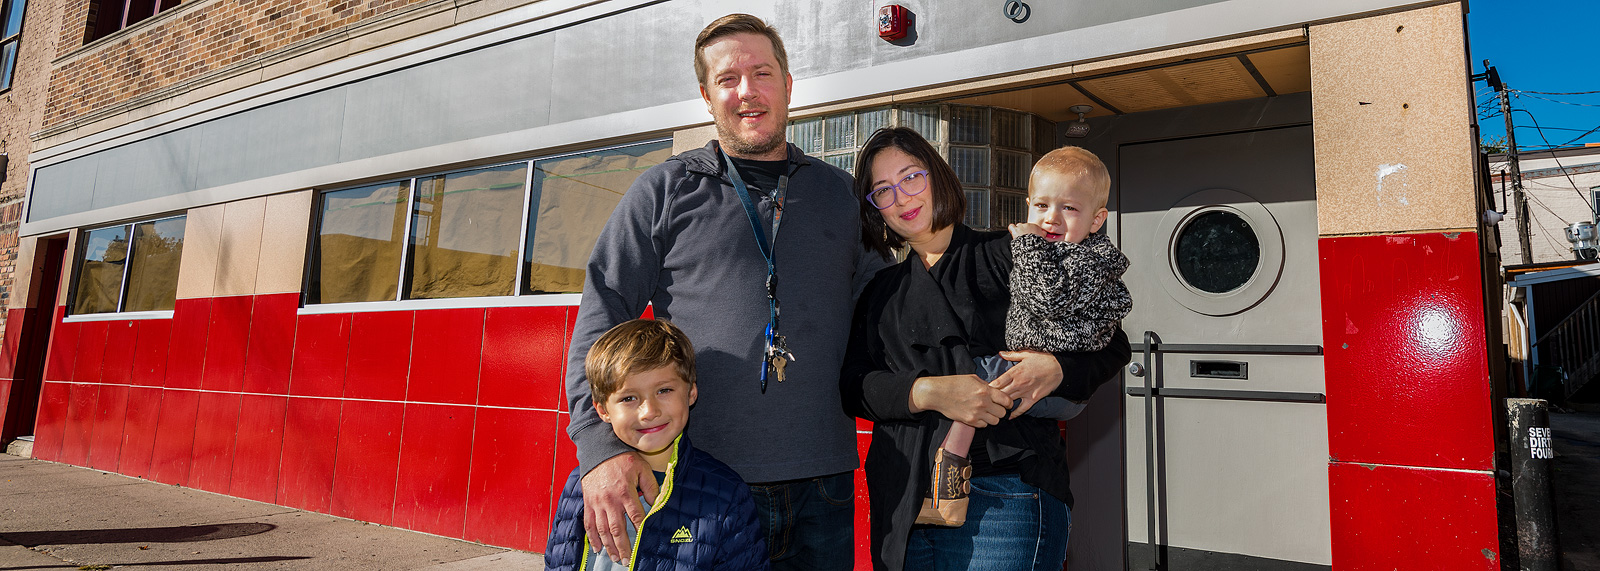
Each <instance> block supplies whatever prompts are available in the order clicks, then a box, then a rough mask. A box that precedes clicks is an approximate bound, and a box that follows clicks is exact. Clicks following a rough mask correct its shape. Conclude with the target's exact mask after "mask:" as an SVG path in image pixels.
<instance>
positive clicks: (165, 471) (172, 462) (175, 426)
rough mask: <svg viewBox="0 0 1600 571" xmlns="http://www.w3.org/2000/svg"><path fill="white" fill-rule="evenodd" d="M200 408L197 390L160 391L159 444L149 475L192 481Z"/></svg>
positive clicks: (180, 482) (165, 480)
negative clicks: (195, 438) (195, 430)
mask: <svg viewBox="0 0 1600 571" xmlns="http://www.w3.org/2000/svg"><path fill="white" fill-rule="evenodd" d="M199 409H200V393H198V392H195V391H180V390H171V389H168V390H166V391H163V392H162V393H161V415H160V418H159V419H158V420H157V421H156V445H155V448H154V449H153V450H152V451H151V454H150V471H149V472H148V474H149V475H148V476H146V478H147V479H150V480H155V481H157V482H161V483H163V484H172V485H175V486H180V485H183V484H185V483H187V482H188V481H189V465H190V464H191V463H192V462H193V460H194V428H195V426H194V425H195V419H196V418H197V417H198V414H199Z"/></svg>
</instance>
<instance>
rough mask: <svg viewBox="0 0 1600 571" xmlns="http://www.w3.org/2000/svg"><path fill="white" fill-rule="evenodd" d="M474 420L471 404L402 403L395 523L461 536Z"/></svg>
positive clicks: (416, 528) (420, 529)
mask: <svg viewBox="0 0 1600 571" xmlns="http://www.w3.org/2000/svg"><path fill="white" fill-rule="evenodd" d="M418 317H419V318H420V317H421V316H420V315H419V316H418ZM420 329H421V328H420V327H419V328H418V330H419V331H420ZM472 418H473V407H470V406H445V405H431V404H407V405H406V422H405V430H404V431H403V432H402V433H401V436H400V439H401V440H400V480H399V484H398V486H397V487H396V489H395V505H394V525H397V526H400V527H404V528H406V529H414V530H417V531H422V532H426V533H435V534H439V535H447V536H450V537H461V531H462V524H463V522H465V520H466V507H467V477H468V471H469V469H470V467H471V462H472V445H471V443H472Z"/></svg>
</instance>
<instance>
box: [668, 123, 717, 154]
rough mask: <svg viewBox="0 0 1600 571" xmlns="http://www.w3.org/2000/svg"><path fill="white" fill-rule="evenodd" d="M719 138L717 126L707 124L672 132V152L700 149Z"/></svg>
mask: <svg viewBox="0 0 1600 571" xmlns="http://www.w3.org/2000/svg"><path fill="white" fill-rule="evenodd" d="M715 138H717V126H716V125H705V126H701V127H695V128H693V129H684V130H682V131H678V132H675V133H673V134H672V154H674V155H676V154H678V153H681V152H684V151H688V150H693V149H698V148H700V147H704V146H706V143H709V142H711V140H712V139H715Z"/></svg>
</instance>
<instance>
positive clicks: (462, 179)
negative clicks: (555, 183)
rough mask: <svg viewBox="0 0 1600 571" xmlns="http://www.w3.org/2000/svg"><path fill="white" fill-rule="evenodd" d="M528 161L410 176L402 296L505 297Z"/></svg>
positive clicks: (513, 269) (511, 280) (513, 267)
mask: <svg viewBox="0 0 1600 571" xmlns="http://www.w3.org/2000/svg"><path fill="white" fill-rule="evenodd" d="M527 179H528V164H527V163H515V164H510V165H504V166H499V167H493V168H487V169H478V170H472V171H466V172H458V173H453V174H448V175H444V176H432V177H425V178H419V179H417V190H416V196H415V197H414V199H413V204H414V207H413V208H412V214H411V216H412V218H411V244H410V245H411V251H410V252H409V255H410V256H411V264H410V266H411V273H410V276H409V279H408V280H407V285H408V286H409V287H407V289H406V297H407V298H409V299H430V298H446V297H485V296H493V295H511V293H512V291H511V290H512V287H513V284H515V283H516V281H517V232H518V231H519V230H520V229H521V227H522V200H523V196H524V195H525V193H524V192H523V189H524V188H526V185H527Z"/></svg>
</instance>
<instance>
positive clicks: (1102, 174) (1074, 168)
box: [1028, 147, 1111, 208]
mask: <svg viewBox="0 0 1600 571" xmlns="http://www.w3.org/2000/svg"><path fill="white" fill-rule="evenodd" d="M1046 173H1049V174H1054V175H1060V176H1066V177H1072V178H1086V179H1088V183H1089V185H1090V186H1089V188H1090V190H1091V191H1093V192H1094V199H1095V202H1096V204H1095V207H1096V208H1105V206H1106V201H1107V200H1110V198H1111V171H1108V170H1106V164H1105V163H1104V162H1101V161H1100V157H1097V156H1095V155H1094V153H1091V152H1089V150H1088V149H1085V148H1083V147H1061V148H1059V149H1056V150H1054V151H1050V152H1048V153H1045V155H1044V157H1042V158H1040V159H1039V162H1037V163H1034V165H1033V172H1032V173H1031V174H1029V175H1028V195H1029V196H1032V195H1033V193H1034V186H1036V185H1037V184H1038V183H1037V179H1038V177H1039V176H1040V175H1042V174H1046Z"/></svg>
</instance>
